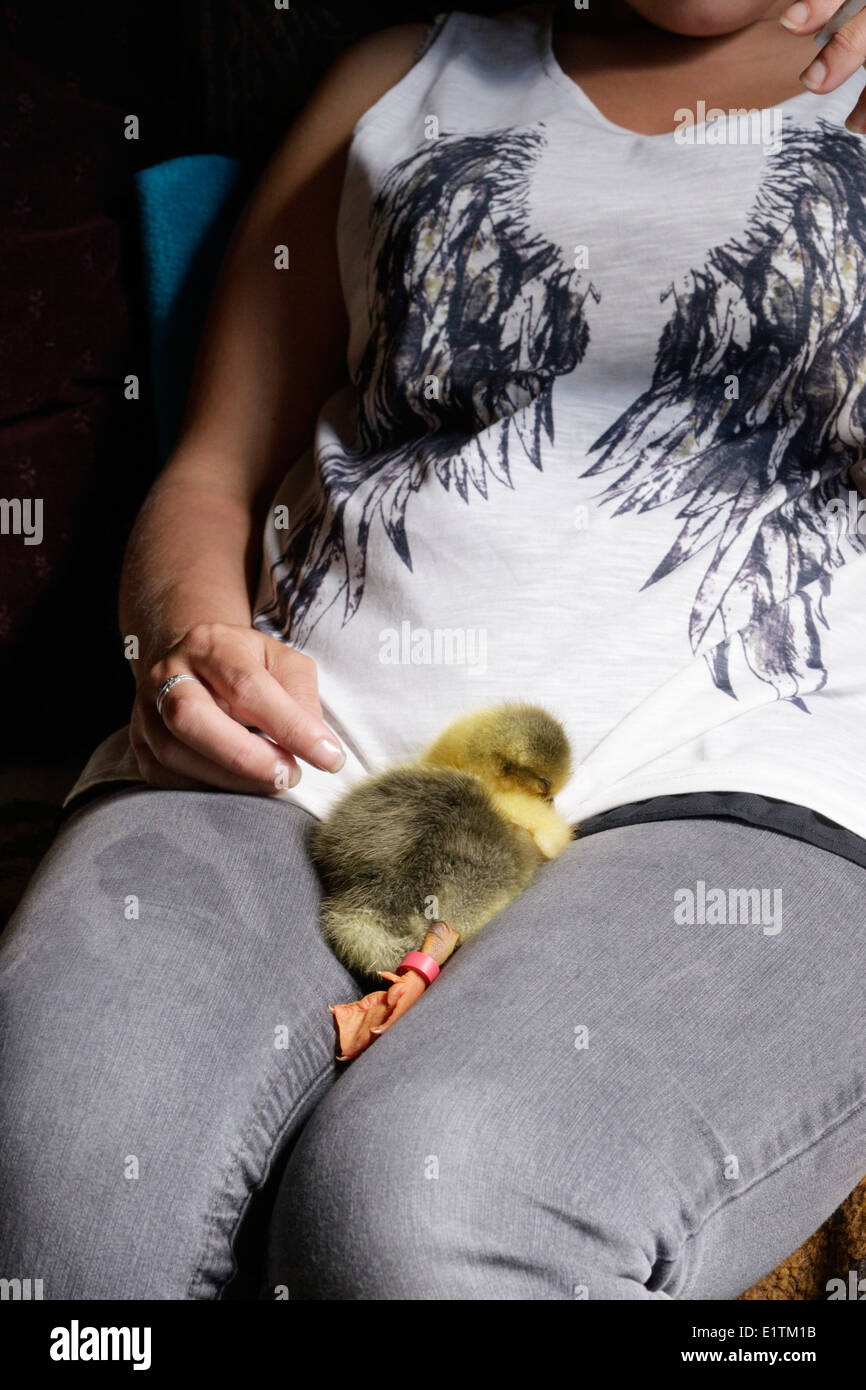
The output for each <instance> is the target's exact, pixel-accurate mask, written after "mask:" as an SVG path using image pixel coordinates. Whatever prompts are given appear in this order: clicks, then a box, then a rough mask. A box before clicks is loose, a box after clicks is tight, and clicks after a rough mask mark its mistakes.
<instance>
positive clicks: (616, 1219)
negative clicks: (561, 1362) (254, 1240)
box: [270, 1075, 669, 1299]
mask: <svg viewBox="0 0 866 1390" xmlns="http://www.w3.org/2000/svg"><path fill="white" fill-rule="evenodd" d="M348 1081H349V1077H348V1076H347V1077H346V1078H345V1081H341V1082H340V1083H339V1084H338V1085H337V1086H336V1087H335V1088H334V1089H333V1090H332V1092H331V1094H330V1095H329V1096H328V1097H327V1098H326V1100H325V1101H324V1102H323V1104H322V1105H321V1106H320V1107H319V1110H318V1112H317V1113H316V1114H315V1115H314V1116H313V1118H312V1120H311V1121H310V1122H309V1124H308V1126H307V1129H306V1130H305V1131H304V1133H303V1134H302V1136H301V1138H300V1140H299V1143H298V1145H297V1147H296V1149H295V1151H294V1153H293V1155H292V1159H291V1161H290V1163H289V1165H288V1168H287V1171H286V1174H285V1176H284V1179H283V1184H282V1187H281V1191H280V1195H279V1198H278V1202H277V1206H276V1211H275V1217H274V1223H273V1230H272V1241H271V1256H270V1279H271V1282H272V1283H273V1284H274V1285H275V1286H276V1285H281V1284H282V1285H287V1286H288V1288H289V1296H290V1297H296V1298H315V1299H356V1298H362V1299H368V1298H369V1299H400V1298H410V1299H448V1298H461V1299H464V1298H465V1299H582V1298H625V1299H628V1298H651V1297H666V1296H667V1294H666V1293H665V1291H664V1288H663V1287H662V1285H663V1284H664V1283H665V1282H666V1276H667V1274H668V1272H669V1266H668V1264H667V1263H666V1261H665V1259H664V1258H660V1250H659V1242H658V1240H657V1237H656V1235H655V1223H654V1221H653V1218H652V1217H651V1216H649V1215H648V1214H646V1213H644V1212H641V1214H640V1216H639V1217H638V1216H635V1193H634V1180H633V1176H632V1175H630V1173H629V1163H628V1160H627V1158H626V1156H625V1155H624V1154H621V1155H620V1157H621V1162H620V1163H615V1162H613V1163H612V1162H609V1161H605V1160H603V1159H602V1152H603V1151H604V1152H606V1151H607V1146H608V1144H609V1139H610V1135H609V1134H608V1135H607V1139H606V1142H605V1141H604V1136H603V1135H602V1128H603V1124H604V1123H608V1124H609V1121H607V1122H605V1121H603V1120H602V1118H601V1116H600V1115H599V1121H598V1124H597V1125H596V1126H587V1127H584V1130H583V1136H582V1140H580V1141H578V1142H574V1141H573V1140H572V1142H571V1143H570V1144H569V1146H568V1148H567V1150H566V1151H565V1152H563V1151H561V1150H560V1151H559V1152H557V1151H556V1148H555V1139H553V1137H552V1136H548V1137H547V1139H546V1140H545V1138H544V1136H542V1135H540V1134H535V1135H533V1134H531V1133H530V1132H529V1131H528V1129H527V1126H526V1125H525V1124H524V1123H523V1122H522V1121H521V1118H520V1109H521V1107H520V1105H519V1102H518V1101H517V1100H516V1098H515V1097H504V1096H502V1095H500V1096H498V1097H497V1096H496V1095H495V1094H493V1093H491V1091H490V1090H488V1089H486V1088H485V1087H484V1086H483V1084H478V1083H472V1084H466V1082H465V1080H463V1081H461V1078H460V1076H459V1075H454V1076H446V1075H443V1076H442V1079H441V1083H440V1084H439V1085H438V1086H437V1087H435V1088H432V1087H430V1086H429V1084H428V1085H421V1086H420V1087H418V1086H413V1084H412V1083H411V1081H400V1082H396V1083H395V1082H394V1080H393V1078H392V1079H391V1081H390V1083H389V1084H388V1085H387V1086H383V1087H382V1088H381V1090H380V1091H379V1092H378V1094H376V1095H375V1096H371V1095H370V1092H369V1090H368V1089H367V1088H365V1087H359V1088H357V1090H355V1089H353V1088H350V1087H349V1086H348V1085H347V1084H345V1083H348ZM344 1085H345V1090H343V1094H342V1095H341V1094H340V1093H341V1089H342V1088H343V1087H344ZM545 1151H546V1152H545ZM657 1179H658V1180H657V1183H656V1187H661V1186H663V1185H664V1182H665V1179H664V1174H663V1172H662V1170H661V1169H660V1170H659V1172H658V1175H657ZM657 1200H659V1199H657ZM659 1205H660V1206H664V1205H669V1202H668V1195H667V1194H665V1196H664V1198H662V1199H661V1200H660V1201H659Z"/></svg>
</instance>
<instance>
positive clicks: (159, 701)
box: [156, 674, 201, 719]
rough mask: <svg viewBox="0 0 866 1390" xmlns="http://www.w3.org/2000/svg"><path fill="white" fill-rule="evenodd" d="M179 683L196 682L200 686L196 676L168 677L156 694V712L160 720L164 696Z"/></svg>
mask: <svg viewBox="0 0 866 1390" xmlns="http://www.w3.org/2000/svg"><path fill="white" fill-rule="evenodd" d="M181 681H198V684H199V685H201V681H199V680H198V677H197V676H189V675H186V674H184V675H181V676H169V678H168V680H167V681H163V683H162V685H161V686H160V687H159V691H158V692H157V696H156V712H157V714H158V715H159V717H160V719H161V718H162V706H163V704H164V702H165V697H166V695H167V694H168V692H169V691H170V690H173V689H174V687H175V686H176V685H178V684H179V683H180V682H181Z"/></svg>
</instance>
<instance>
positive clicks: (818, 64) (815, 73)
mask: <svg viewBox="0 0 866 1390" xmlns="http://www.w3.org/2000/svg"><path fill="white" fill-rule="evenodd" d="M826 76H827V64H826V63H825V62H824V60H823V58H816V59H815V61H814V63H810V64H809V66H808V67H807V69H806V71H805V72H801V73H800V81H801V82H802V84H803V86H804V87H808V88H809V90H810V91H812V92H813V91H814V90H815V88H816V87H820V85H821V83H822V82H823V81H824V78H825V77H826Z"/></svg>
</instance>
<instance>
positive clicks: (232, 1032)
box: [0, 789, 355, 1298]
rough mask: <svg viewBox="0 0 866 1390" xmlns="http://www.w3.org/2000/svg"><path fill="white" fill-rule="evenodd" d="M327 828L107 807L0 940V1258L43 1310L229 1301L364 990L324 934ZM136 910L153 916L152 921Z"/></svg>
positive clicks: (248, 814) (55, 856) (144, 801)
mask: <svg viewBox="0 0 866 1390" xmlns="http://www.w3.org/2000/svg"><path fill="white" fill-rule="evenodd" d="M312 823H313V818H312V817H311V816H309V815H308V814H307V813H306V812H304V811H302V810H301V809H300V808H299V807H296V806H290V805H287V804H286V803H278V802H274V801H267V800H265V799H262V798H257V797H247V796H230V795H223V794H219V793H211V792H200V793H197V792H156V791H153V790H150V789H146V790H136V791H129V792H121V793H117V794H113V795H110V796H107V797H100V798H99V799H97V800H96V801H93V802H92V803H90V804H89V805H86V806H84V807H82V808H81V809H80V810H79V811H77V812H76V813H75V814H74V815H73V816H72V817H71V818H70V820H69V822H68V823H67V824H66V825H65V826H64V828H63V829H62V830H61V833H60V835H59V836H58V838H57V840H56V841H55V844H54V846H53V847H52V849H51V851H50V852H49V855H48V856H47V858H46V860H45V861H44V862H43V864H42V865H41V866H40V869H39V871H38V873H37V876H36V879H35V880H34V882H33V883H32V884H31V886H30V888H29V890H28V892H27V893H26V894H25V897H24V900H23V902H22V904H21V906H20V907H19V909H18V912H17V913H16V914H15V916H14V917H13V919H12V922H11V923H10V925H9V927H8V928H7V930H6V932H5V933H4V934H3V936H2V937H0V993H2V1004H0V1009H2V1030H3V1033H4V1035H5V1036H4V1040H3V1046H2V1048H0V1058H2V1063H0V1069H2V1075H0V1105H2V1108H3V1111H5V1114H3V1113H0V1259H2V1269H0V1273H3V1274H5V1275H7V1276H9V1277H12V1276H16V1275H17V1276H20V1277H28V1276H29V1277H32V1278H42V1279H43V1281H44V1294H45V1297H46V1298H64V1297H69V1298H88V1297H90V1298H111V1297H113V1298H188V1297H189V1298H213V1297H216V1296H217V1294H218V1292H219V1290H220V1288H221V1287H222V1286H223V1285H224V1284H225V1282H226V1281H227V1280H228V1279H229V1277H230V1276H231V1274H232V1272H233V1259H232V1254H231V1242H232V1238H233V1236H234V1235H235V1234H236V1231H237V1228H238V1225H239V1222H240V1219H241V1217H242V1215H243V1211H244V1208H245V1205H246V1203H247V1200H248V1197H249V1193H250V1191H251V1190H252V1188H253V1187H255V1186H257V1185H258V1184H259V1183H260V1182H261V1180H262V1178H263V1176H264V1175H265V1174H266V1171H267V1169H268V1166H269V1164H270V1162H271V1160H272V1158H273V1156H274V1154H275V1152H276V1151H277V1150H278V1148H279V1147H280V1146H281V1144H282V1143H283V1141H284V1140H286V1139H288V1138H290V1137H291V1135H292V1134H293V1133H295V1132H296V1131H297V1129H298V1128H299V1127H300V1125H301V1124H302V1123H303V1119H304V1118H305V1116H306V1115H307V1114H308V1113H309V1111H310V1109H311V1108H312V1106H313V1105H314V1104H315V1102H316V1100H317V1099H318V1098H319V1097H320V1096H321V1095H322V1094H323V1091H324V1090H325V1089H326V1088H327V1086H328V1085H329V1084H331V1082H332V1081H333V1079H334V1075H335V1065H334V1061H333V1028H332V1025H331V1019H330V1015H329V1013H328V1011H327V1007H326V1005H327V1003H328V1002H329V1001H330V1000H332V999H340V998H350V997H351V996H352V993H353V991H354V990H355V985H354V982H353V981H352V979H351V976H349V975H348V974H347V972H346V971H345V970H344V969H343V967H342V966H341V965H340V963H339V962H338V961H337V960H336V958H335V957H334V956H333V955H332V953H331V952H330V951H329V949H328V948H327V946H326V945H325V943H324V942H323V940H322V939H321V936H320V934H319V932H318V928H317V925H316V923H317V914H318V886H317V883H316V880H315V877H314V874H313V872H312V869H311V868H310V866H309V863H308V861H307V858H306V853H305V851H304V849H303V843H302V841H303V833H304V832H305V830H306V829H307V827H308V826H309V825H310V824H312ZM136 914H137V915H136Z"/></svg>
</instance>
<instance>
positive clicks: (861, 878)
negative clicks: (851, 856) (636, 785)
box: [269, 820, 866, 1299]
mask: <svg viewBox="0 0 866 1390" xmlns="http://www.w3.org/2000/svg"><path fill="white" fill-rule="evenodd" d="M711 890H717V891H716V892H712V891H711ZM743 890H745V892H744V891H743ZM864 898H866V871H864V870H863V869H862V868H860V867H858V866H857V865H855V864H852V863H850V862H848V861H846V860H843V859H838V858H836V857H835V856H834V855H831V854H829V853H827V852H826V851H824V850H820V849H818V848H815V847H812V846H811V845H807V844H802V843H800V842H798V841H796V840H793V839H789V838H787V837H785V836H782V835H778V834H776V833H774V832H771V831H769V830H763V829H756V828H754V827H751V826H746V825H741V824H739V823H737V822H733V821H725V820H715V821H712V820H683V821H671V822H659V823H655V824H649V825H640V826H631V827H625V828H621V829H616V830H609V831H606V832H604V833H601V834H599V835H596V836H593V837H588V838H587V839H586V840H585V841H583V842H581V841H580V840H578V841H575V842H573V843H572V844H571V845H570V846H569V847H568V849H567V850H566V851H565V853H564V854H563V855H562V857H561V858H560V859H558V860H556V861H554V862H553V863H551V864H549V865H546V866H545V867H544V868H543V869H542V871H541V873H540V874H539V876H538V878H537V879H536V881H535V882H534V884H533V885H532V886H531V887H530V889H529V890H528V891H527V892H526V893H524V894H523V895H522V896H521V897H520V898H519V899H517V900H516V901H515V902H513V903H511V904H510V905H509V906H508V907H507V908H506V909H505V910H504V911H503V912H501V913H500V914H499V915H498V916H497V918H496V919H495V920H494V921H492V922H491V923H490V924H489V925H488V926H487V927H486V928H485V929H484V931H483V932H481V933H479V935H478V936H477V937H475V938H473V939H472V940H471V941H469V942H467V944H466V946H465V947H463V948H462V949H461V951H460V952H459V953H458V955H457V956H456V958H455V959H454V960H453V961H451V962H450V963H449V964H448V965H447V966H446V967H445V969H444V971H443V973H442V975H441V977H440V978H439V979H438V980H437V981H436V984H435V985H434V986H433V987H432V989H430V990H429V991H428V992H427V993H426V994H425V996H424V997H423V998H422V999H421V1000H420V1001H419V1003H418V1005H417V1006H416V1007H415V1008H414V1009H413V1010H412V1011H411V1012H410V1013H409V1014H408V1015H407V1016H406V1017H405V1018H403V1019H401V1021H400V1023H399V1024H398V1025H397V1026H396V1027H395V1028H394V1029H393V1030H391V1031H390V1032H388V1033H386V1034H385V1035H384V1036H383V1037H382V1038H381V1039H380V1040H379V1041H378V1042H376V1044H375V1045H374V1047H373V1048H372V1049H371V1050H370V1051H369V1052H368V1053H365V1054H364V1055H363V1056H362V1057H360V1058H359V1059H358V1060H357V1061H355V1062H353V1063H352V1065H351V1067H350V1068H349V1069H348V1071H347V1072H346V1074H345V1075H344V1076H341V1077H340V1078H339V1080H338V1081H337V1084H336V1086H334V1087H333V1088H332V1089H331V1090H330V1092H329V1093H328V1095H327V1096H326V1097H325V1099H324V1100H323V1102H322V1103H321V1105H320V1106H319V1107H318V1108H317V1110H316V1112H315V1114H314V1115H313V1116H312V1118H311V1119H310V1121H309V1122H308V1124H307V1127H306V1128H305V1130H304V1133H303V1134H302V1135H301V1138H300V1140H299V1143H298V1145H297V1147H296V1148H295V1150H294V1151H293V1153H292V1156H291V1159H290V1161H289V1165H288V1168H287V1171H286V1173H285V1176H284V1180H283V1183H282V1187H281V1191H280V1194H279V1197H278V1202H277V1209H276V1214H275V1220H274V1224H273V1232H272V1245H271V1255H270V1269H269V1278H270V1280H271V1281H272V1282H273V1283H274V1284H287V1285H288V1286H289V1290H290V1296H293V1297H300V1298H338V1299H340V1298H350V1299H354V1298H361V1299H366V1298H387V1299H391V1298H393V1299H397V1298H417V1299H442V1298H458V1299H464V1298H465V1299H521V1298H527V1299H566V1298H617V1299H619V1298H622V1299H630V1298H653V1297H654V1298H666V1297H675V1298H688V1299H704V1298H733V1297H735V1296H736V1295H737V1294H738V1293H740V1292H742V1291H743V1290H744V1289H745V1288H747V1287H748V1286H749V1285H750V1284H751V1283H753V1282H754V1281H755V1280H756V1279H757V1278H759V1277H760V1276H761V1275H763V1274H765V1273H766V1272H767V1271H768V1270H770V1269H772V1268H773V1267H774V1266H775V1264H777V1263H778V1261H779V1260H780V1259H782V1258H783V1257H784V1256H785V1255H787V1254H789V1253H790V1252H791V1251H792V1250H794V1249H795V1248H796V1247H797V1246H798V1245H799V1244H800V1243H801V1242H802V1241H803V1240H804V1239H805V1238H806V1237H807V1236H808V1235H809V1234H810V1233H811V1232H812V1231H813V1230H814V1229H815V1228H816V1227H817V1226H819V1225H820V1224H821V1222H823V1221H824V1220H825V1218H826V1217H827V1216H828V1215H829V1214H830V1213H831V1211H832V1210H833V1209H834V1208H835V1207H836V1206H837V1205H838V1203H839V1202H840V1201H841V1200H842V1199H843V1198H844V1197H845V1196H846V1195H847V1193H848V1192H849V1191H850V1189H851V1188H852V1187H854V1186H855V1184H856V1183H857V1182H858V1181H859V1179H860V1178H861V1177H862V1176H863V1173H864V1172H866V1032H864V1029H863V1016H864V992H866V984H864V982H866V921H864V916H863V904H864Z"/></svg>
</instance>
